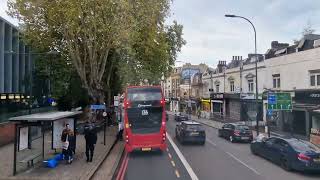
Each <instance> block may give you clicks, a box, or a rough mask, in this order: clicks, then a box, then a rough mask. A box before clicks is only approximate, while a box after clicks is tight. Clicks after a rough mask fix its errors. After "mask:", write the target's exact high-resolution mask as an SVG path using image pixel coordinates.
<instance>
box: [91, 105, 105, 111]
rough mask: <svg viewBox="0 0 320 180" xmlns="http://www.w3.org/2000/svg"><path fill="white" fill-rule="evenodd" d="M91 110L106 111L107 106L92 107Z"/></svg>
mask: <svg viewBox="0 0 320 180" xmlns="http://www.w3.org/2000/svg"><path fill="white" fill-rule="evenodd" d="M90 109H91V110H99V109H106V106H105V105H103V104H101V105H91V107H90Z"/></svg>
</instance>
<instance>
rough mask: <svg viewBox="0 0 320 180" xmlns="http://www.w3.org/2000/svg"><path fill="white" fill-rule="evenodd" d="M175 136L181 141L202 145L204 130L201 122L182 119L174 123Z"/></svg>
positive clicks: (204, 137)
mask: <svg viewBox="0 0 320 180" xmlns="http://www.w3.org/2000/svg"><path fill="white" fill-rule="evenodd" d="M176 138H177V139H178V140H179V141H180V142H181V143H186V142H194V143H199V144H202V145H204V144H205V142H206V132H205V130H204V128H203V127H202V125H201V124H199V123H197V122H193V121H182V122H181V123H178V124H177V125H176Z"/></svg>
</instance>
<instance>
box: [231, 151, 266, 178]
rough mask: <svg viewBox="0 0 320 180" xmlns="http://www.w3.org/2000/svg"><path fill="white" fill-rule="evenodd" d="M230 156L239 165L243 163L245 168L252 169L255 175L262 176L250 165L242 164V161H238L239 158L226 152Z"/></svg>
mask: <svg viewBox="0 0 320 180" xmlns="http://www.w3.org/2000/svg"><path fill="white" fill-rule="evenodd" d="M226 153H227V154H228V155H229V156H231V157H232V158H233V159H235V160H236V161H238V162H239V163H241V164H242V165H244V166H245V167H247V168H248V169H250V170H251V171H253V172H254V173H256V174H258V175H260V173H259V172H258V171H257V170H255V169H254V168H252V167H250V166H249V165H247V164H246V163H244V162H242V161H241V160H240V159H238V158H237V157H235V156H234V155H233V154H231V153H229V152H226Z"/></svg>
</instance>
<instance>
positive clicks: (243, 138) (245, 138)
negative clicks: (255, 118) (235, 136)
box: [241, 137, 249, 140]
mask: <svg viewBox="0 0 320 180" xmlns="http://www.w3.org/2000/svg"><path fill="white" fill-rule="evenodd" d="M241 139H242V140H248V139H249V137H241Z"/></svg>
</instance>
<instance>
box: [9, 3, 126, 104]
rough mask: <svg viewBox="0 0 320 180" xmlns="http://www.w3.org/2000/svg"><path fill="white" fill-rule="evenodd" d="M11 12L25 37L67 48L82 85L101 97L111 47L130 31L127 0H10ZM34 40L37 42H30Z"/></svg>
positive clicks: (115, 45) (119, 43)
mask: <svg viewBox="0 0 320 180" xmlns="http://www.w3.org/2000/svg"><path fill="white" fill-rule="evenodd" d="M8 5H9V11H10V15H11V16H14V17H17V18H18V19H19V20H21V21H22V22H23V28H24V31H25V32H24V33H25V35H26V37H27V39H29V40H31V41H32V42H37V43H38V45H41V46H48V47H50V49H55V50H58V51H60V52H65V51H66V52H67V53H68V56H69V58H70V59H71V61H72V65H73V66H74V67H75V69H76V70H77V73H78V75H79V77H80V79H81V82H82V85H83V87H84V88H85V89H86V90H87V92H88V94H89V95H90V96H91V97H92V98H93V99H95V100H96V101H99V102H103V101H104V92H103V86H104V82H103V81H102V78H103V75H104V73H105V70H106V67H107V66H109V67H110V66H112V61H111V62H108V58H109V52H110V50H111V49H117V48H119V47H121V44H122V42H124V41H126V40H127V39H128V34H129V31H130V24H131V19H130V13H128V12H130V3H129V2H128V1H126V0H68V1H60V0H41V1H37V0H9V2H8ZM33 44H36V43H33Z"/></svg>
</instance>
